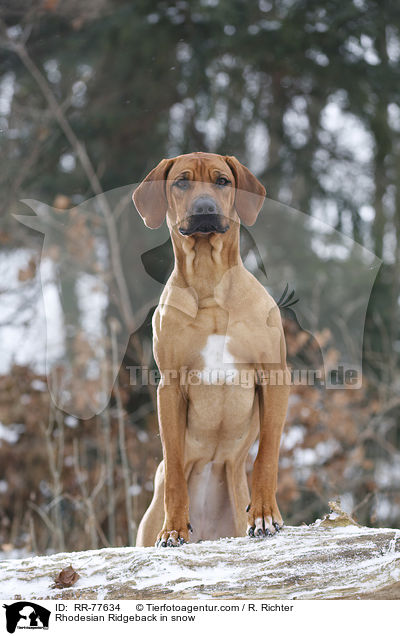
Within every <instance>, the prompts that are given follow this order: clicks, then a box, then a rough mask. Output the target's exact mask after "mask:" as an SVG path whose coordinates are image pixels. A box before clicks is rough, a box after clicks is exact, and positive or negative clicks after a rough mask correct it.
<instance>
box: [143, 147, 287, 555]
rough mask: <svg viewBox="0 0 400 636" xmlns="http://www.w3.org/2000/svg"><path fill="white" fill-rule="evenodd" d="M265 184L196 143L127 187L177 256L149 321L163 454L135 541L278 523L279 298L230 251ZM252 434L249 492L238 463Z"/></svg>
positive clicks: (282, 358) (282, 355) (179, 539)
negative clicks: (167, 235)
mask: <svg viewBox="0 0 400 636" xmlns="http://www.w3.org/2000/svg"><path fill="white" fill-rule="evenodd" d="M265 194H266V191H265V188H264V186H263V185H262V184H261V183H260V182H259V181H258V179H257V178H256V177H255V176H254V175H253V174H252V173H251V172H250V170H248V169H247V168H246V167H245V166H243V165H242V164H241V163H240V162H239V161H238V160H237V159H236V158H235V157H231V156H221V155H217V154H212V153H202V152H195V153H191V154H186V155H180V156H178V157H175V158H172V159H163V160H162V161H161V162H160V163H159V164H158V166H156V167H155V168H154V169H153V170H152V171H151V172H150V173H149V174H148V175H147V177H146V178H145V179H144V181H142V182H141V183H140V184H139V186H138V187H137V188H136V189H135V191H134V193H133V195H132V198H133V201H134V204H135V206H136V209H137V210H138V212H139V214H140V215H141V217H142V219H143V221H144V223H145V224H146V226H148V227H149V228H153V229H154V228H157V227H159V226H160V225H161V224H162V223H163V221H164V219H165V218H166V221H167V225H168V229H169V232H170V235H171V240H172V245H173V250H174V260H175V264H174V269H173V271H172V274H171V276H170V278H169V279H168V281H167V283H166V286H165V288H164V290H163V293H162V295H161V298H160V302H159V305H158V307H157V309H156V310H155V313H154V316H153V322H152V326H153V352H154V358H155V361H156V363H157V366H158V368H159V371H160V377H161V379H160V383H159V386H158V391H157V409H158V420H159V429H160V437H161V442H162V448H163V461H162V462H161V463H160V465H159V466H158V469H157V471H156V475H155V481H154V496H153V499H152V502H151V504H150V506H149V508H148V510H147V511H146V513H145V515H144V517H143V519H142V521H141V523H140V525H139V528H138V534H137V541H136V545H137V546H154V545H156V546H159V547H175V546H178V545H181V544H183V543H187V542H189V540H190V541H191V542H197V541H200V540H211V539H218V538H221V537H233V536H242V535H245V534H246V532H247V534H248V535H249V536H251V537H266V536H270V535H273V534H275V533H276V532H277V531H278V530H279V529H281V528H282V526H283V521H282V517H281V514H280V512H279V508H278V506H277V503H276V489H277V473H278V457H279V446H280V439H281V434H282V430H283V426H284V421H285V417H286V410H287V403H288V397H289V388H290V387H289V385H290V375H289V371H288V368H287V365H286V346H285V339H284V334H283V329H282V323H281V317H280V312H279V308H278V307H277V305H276V303H275V301H274V300H273V299H272V297H271V296H270V295H269V294H268V292H267V291H266V290H265V288H264V287H263V286H262V285H261V284H260V283H259V282H258V281H257V279H256V278H255V277H254V276H253V275H252V274H251V273H250V272H249V271H247V269H246V268H245V267H244V265H243V263H242V261H241V258H240V251H239V237H240V223H241V222H242V223H244V224H246V225H253V224H254V223H255V221H256V219H257V215H258V213H259V211H260V209H261V207H262V204H263V201H264V198H265ZM257 438H259V444H258V451H257V456H256V459H255V461H254V466H253V471H252V479H251V496H250V493H249V488H248V483H247V478H246V469H245V464H246V459H247V456H248V453H249V450H250V448H251V447H252V445H253V444H254V443H255V441H256V440H257Z"/></svg>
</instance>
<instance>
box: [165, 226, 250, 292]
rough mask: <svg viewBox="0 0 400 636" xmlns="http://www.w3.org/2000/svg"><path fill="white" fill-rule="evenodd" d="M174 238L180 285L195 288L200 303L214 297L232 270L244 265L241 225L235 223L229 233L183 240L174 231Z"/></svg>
mask: <svg viewBox="0 0 400 636" xmlns="http://www.w3.org/2000/svg"><path fill="white" fill-rule="evenodd" d="M171 237H172V245H173V248H174V254H175V270H174V271H175V275H176V276H177V283H178V284H179V286H182V287H192V288H193V289H195V290H196V293H197V296H198V299H199V301H201V300H203V299H208V298H213V297H214V290H215V288H216V286H217V285H218V283H219V282H220V281H221V279H222V277H223V276H224V274H225V273H226V272H227V271H228V270H230V269H231V268H232V267H237V266H238V265H243V263H242V259H241V257H240V243H239V241H240V229H239V225H238V224H233V225H232V226H231V227H230V229H229V230H228V231H227V232H226V233H225V234H208V235H205V236H202V235H199V234H196V235H192V236H185V237H183V236H180V235H179V234H177V233H176V232H172V233H171Z"/></svg>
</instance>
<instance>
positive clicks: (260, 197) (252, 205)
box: [225, 157, 266, 225]
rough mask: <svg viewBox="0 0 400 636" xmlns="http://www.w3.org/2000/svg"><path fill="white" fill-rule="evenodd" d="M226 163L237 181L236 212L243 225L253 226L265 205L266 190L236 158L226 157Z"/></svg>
mask: <svg viewBox="0 0 400 636" xmlns="http://www.w3.org/2000/svg"><path fill="white" fill-rule="evenodd" d="M225 161H226V163H227V164H228V166H229V167H230V169H231V170H232V172H233V175H234V177H235V181H236V197H235V207H236V211H237V213H238V215H239V216H240V218H241V220H242V221H243V223H245V224H246V225H253V224H254V223H255V222H256V219H257V216H258V213H259V211H260V210H261V206H262V204H263V203H264V197H265V194H266V190H265V188H264V186H263V185H262V183H260V182H259V180H258V179H257V178H256V177H255V176H254V174H253V173H252V172H250V170H248V169H247V168H246V167H245V166H243V165H242V164H241V163H240V161H238V160H237V159H236V157H225Z"/></svg>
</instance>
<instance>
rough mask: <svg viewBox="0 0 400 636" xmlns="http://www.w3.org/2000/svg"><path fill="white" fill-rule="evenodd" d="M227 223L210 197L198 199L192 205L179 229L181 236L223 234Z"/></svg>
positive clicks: (227, 228) (227, 227) (226, 228)
mask: <svg viewBox="0 0 400 636" xmlns="http://www.w3.org/2000/svg"><path fill="white" fill-rule="evenodd" d="M227 230H229V223H227V219H226V217H225V216H224V215H223V214H221V210H220V209H219V206H218V205H217V203H216V201H215V200H214V199H213V198H211V197H204V196H203V197H198V198H197V199H196V200H195V201H194V202H193V204H192V206H191V208H190V210H189V213H188V216H187V218H186V219H185V221H184V222H183V223H182V225H181V226H180V227H179V232H180V233H181V234H183V236H190V235H191V234H212V233H217V234H224V233H225V232H226V231H227Z"/></svg>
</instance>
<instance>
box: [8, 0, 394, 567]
mask: <svg viewBox="0 0 400 636" xmlns="http://www.w3.org/2000/svg"><path fill="white" fill-rule="evenodd" d="M399 62H400V5H399V3H398V2H396V0H346V1H343V0H259V1H256V0H250V1H248V0H247V1H246V0H192V1H190V2H189V1H185V0H177V1H175V2H173V1H168V0H162V1H157V0H154V1H153V2H149V1H148V0H136V1H134V2H128V1H126V0H85V1H83V2H82V1H81V2H78V0H69V1H68V2H67V1H63V0H1V2H0V72H1V78H0V144H1V159H2V160H1V171H0V184H1V198H0V210H1V228H0V249H1V251H0V340H1V360H0V545H1V550H2V552H0V558H1V556H2V555H3V556H4V557H5V556H7V555H8V556H10V555H16V554H18V553H25V552H26V551H28V552H31V551H33V552H35V553H44V552H46V551H54V550H57V551H59V550H83V549H90V548H97V547H102V546H109V545H128V544H132V543H134V540H135V533H136V529H137V524H138V522H139V521H140V518H141V516H142V514H143V512H144V510H145V509H146V507H147V505H148V503H149V501H150V499H151V496H152V487H153V486H152V479H153V475H154V471H155V468H156V466H157V464H158V462H159V460H160V458H161V447H160V441H159V436H158V431H157V421H156V416H155V413H154V388H152V389H148V388H147V387H135V386H131V384H130V382H129V374H128V371H127V370H126V366H127V365H128V364H129V365H132V364H143V363H144V362H145V363H148V364H150V366H151V365H152V364H153V365H154V362H152V360H151V350H150V335H151V334H150V328H149V320H147V321H146V322H145V324H144V325H143V327H142V328H141V330H140V332H139V333H137V334H136V336H135V338H132V339H131V342H130V344H129V347H128V351H127V353H126V357H125V361H124V365H123V366H122V368H121V372H120V373H119V377H118V380H117V382H116V383H115V385H114V389H113V394H112V397H111V401H110V403H109V405H108V407H107V408H106V409H105V410H104V411H103V412H102V413H101V414H100V415H98V416H96V417H92V418H90V419H86V420H80V419H79V418H77V417H74V416H72V415H70V414H68V413H66V412H63V411H62V410H59V409H57V408H56V407H55V406H54V404H53V403H52V401H51V399H50V395H49V392H48V389H47V384H46V376H45V374H44V370H43V366H41V361H40V360H39V357H40V356H39V353H38V351H39V349H40V350H41V349H42V348H43V334H42V332H43V330H44V328H45V327H44V321H43V319H42V320H41V321H40V320H39V322H38V320H37V317H38V315H39V314H38V302H39V301H40V298H41V294H42V290H41V285H40V279H39V262H40V259H41V250H42V246H43V234H40V233H38V232H36V231H34V230H33V229H29V228H27V227H25V226H23V225H21V224H20V223H18V222H17V221H16V220H15V219H14V218H13V217H12V214H13V213H17V214H27V213H29V212H27V208H26V206H25V205H23V204H22V203H21V199H24V198H30V199H38V200H40V201H45V202H47V203H48V204H49V205H51V206H54V207H55V208H57V209H59V210H60V214H62V210H67V209H70V208H73V207H74V206H76V205H78V204H79V203H81V202H82V201H84V200H85V199H88V198H89V197H91V196H93V195H96V194H99V193H100V192H101V191H102V190H104V191H108V190H111V189H113V188H117V187H118V186H124V185H126V184H129V183H135V182H138V181H140V179H141V178H142V177H143V176H145V175H146V174H147V172H148V171H149V170H150V169H152V168H153V167H154V166H155V165H156V164H157V163H158V161H159V160H160V159H161V158H162V157H165V156H174V155H176V154H180V153H185V152H191V151H194V150H203V151H211V152H217V153H221V154H230V155H236V156H237V157H238V158H239V159H240V160H241V161H242V162H243V163H244V164H245V165H247V166H248V167H249V168H250V169H251V170H252V171H253V172H254V173H255V174H257V176H258V178H259V179H260V180H261V181H262V182H263V183H264V184H265V186H266V187H267V191H268V196H269V197H271V199H275V200H277V201H281V202H282V203H285V204H287V205H290V206H292V207H294V208H297V209H298V210H301V211H302V212H305V213H307V214H309V215H312V216H315V217H317V218H319V219H323V220H325V221H326V222H327V223H329V224H330V225H332V226H333V227H335V228H336V229H337V230H339V231H341V232H343V234H346V235H348V236H350V237H351V238H353V239H354V240H356V241H357V242H359V243H360V244H362V245H364V246H365V247H367V248H368V249H370V250H371V251H373V252H374V253H375V254H376V255H377V256H378V257H379V258H381V259H382V261H383V265H382V267H381V269H380V271H379V274H378V277H377V279H376V282H375V285H374V288H373V292H372V295H371V298H370V302H369V306H368V312H367V318H366V324H365V333H364V352H363V363H364V367H363V371H364V377H363V380H364V381H363V387H362V389H359V390H355V391H349V390H342V389H337V390H329V391H327V390H323V389H320V388H317V387H309V386H308V387H295V388H294V389H293V391H292V396H291V402H290V408H289V413H288V424H287V428H286V432H285V435H284V437H283V441H282V450H281V463H280V477H279V491H278V502H279V505H280V509H281V512H282V514H283V517H284V519H285V521H286V523H287V524H300V523H302V522H306V523H310V522H312V521H314V520H315V519H316V518H317V517H318V516H321V515H322V514H323V513H324V512H326V509H327V501H328V500H329V499H331V498H335V497H338V496H340V497H341V501H342V505H343V506H344V507H345V509H346V510H347V511H348V512H352V513H353V515H354V516H355V517H356V519H357V520H358V521H359V522H360V523H363V524H367V525H372V526H392V527H393V526H397V527H399V525H400V450H399V449H400V444H399V442H400V417H399V414H400V365H399V362H400V361H399V355H400V334H399V295H400V213H399V210H400V187H399V176H400V152H399V150H400V99H399V97H400V93H399V87H400V65H399ZM134 213H135V212H134V210H132V214H134ZM129 218H130V217H129V215H128V216H127V215H125V217H124V222H123V223H120V222H119V217H118V213H117V212H116V211H115V210H111V214H109V216H108V217H107V215H106V216H105V221H106V224H107V232H108V236H109V238H110V241H114V247H115V241H117V243H118V247H119V250H120V252H121V253H124V254H125V255H127V256H126V257H127V258H129V248H130V227H129ZM69 230H70V231H71V233H72V234H71V237H72V239H73V240H71V241H70V243H68V242H67V247H66V251H67V252H68V250H69V249H70V250H71V253H70V254H69V257H71V258H73V259H75V261H79V258H80V257H81V256H82V253H84V252H86V251H88V250H89V251H90V250H91V249H92V248H93V244H92V239H93V235H92V233H91V231H90V229H89V228H88V226H87V224H86V221H85V219H83V218H81V217H80V215H79V213H76V214H75V216H74V217H72V224H71V226H70V228H69ZM68 246H69V247H68ZM47 258H49V259H52V260H53V262H54V263H59V262H60V261H62V259H64V258H66V254H63V253H61V254H60V253H59V252H57V251H55V252H54V253H52V254H47ZM114 264H115V263H114ZM117 269H118V268H117ZM310 276H312V272H310ZM133 278H134V277H132V280H130V279H129V277H128V278H127V279H126V280H121V277H120V276H119V275H118V271H116V270H115V268H114V269H112V271H111V272H110V277H109V285H110V287H113V286H114V287H115V294H114V296H113V298H114V300H113V307H112V311H111V312H110V313H111V314H112V316H113V320H114V323H112V324H113V325H114V327H115V329H114V331H117V330H118V324H125V327H128V326H129V320H130V307H129V299H130V297H131V295H132V294H131V291H132V290H131V288H130V286H131V285H132V284H133ZM78 282H79V281H78V280H77V279H76V278H75V279H73V278H71V279H70V280H69V281H68V289H66V290H64V293H67V294H68V295H69V306H71V303H72V304H74V303H79V285H78ZM331 285H332V286H333V287H334V285H335V280H332V281H331ZM283 317H284V320H285V328H286V334H287V341H288V350H289V358H295V357H296V356H298V355H300V357H301V355H302V353H301V352H302V351H304V350H305V349H307V347H308V348H309V351H308V353H307V355H311V356H312V353H313V352H312V347H313V344H312V343H309V342H307V334H305V333H304V332H301V331H299V330H298V329H297V327H296V324H295V323H294V322H293V320H292V317H291V315H290V312H289V311H286V313H285V311H284V310H283ZM111 331H113V329H112V330H111ZM327 338H328V339H329V334H328V335H327ZM111 344H113V343H111ZM114 344H115V343H114ZM75 346H76V347H77V348H78V350H79V351H80V349H79V348H80V347H81V349H82V356H83V357H85V355H88V356H90V351H87V350H85V343H84V342H80V341H79V337H78V335H77V337H76V342H75ZM304 355H305V354H304ZM332 355H334V352H332ZM250 467H251V461H250V460H249V469H250Z"/></svg>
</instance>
